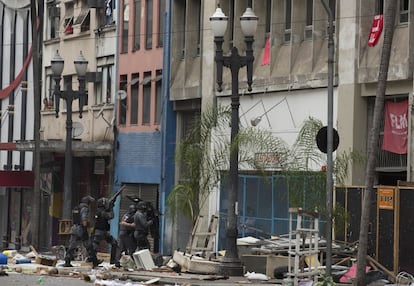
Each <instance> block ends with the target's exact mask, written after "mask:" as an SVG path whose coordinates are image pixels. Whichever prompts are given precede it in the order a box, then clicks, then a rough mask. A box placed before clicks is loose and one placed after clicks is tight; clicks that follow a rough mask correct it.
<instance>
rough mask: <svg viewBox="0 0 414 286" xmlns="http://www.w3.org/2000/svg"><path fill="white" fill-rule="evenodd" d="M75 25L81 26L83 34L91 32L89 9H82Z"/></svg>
mask: <svg viewBox="0 0 414 286" xmlns="http://www.w3.org/2000/svg"><path fill="white" fill-rule="evenodd" d="M73 25H80V26H81V29H80V31H81V32H85V31H89V27H90V16H89V9H87V8H85V9H82V10H81V12H80V14H79V15H78V17H76V20H75V22H74V23H73Z"/></svg>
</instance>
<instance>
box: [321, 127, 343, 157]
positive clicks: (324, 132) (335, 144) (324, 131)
mask: <svg viewBox="0 0 414 286" xmlns="http://www.w3.org/2000/svg"><path fill="white" fill-rule="evenodd" d="M316 145H317V146H318V148H319V150H321V152H323V153H327V152H328V150H327V149H328V127H327V126H324V127H322V128H321V129H319V131H318V134H316ZM338 145H339V135H338V131H336V129H335V128H333V141H332V152H333V151H335V150H336V148H338Z"/></svg>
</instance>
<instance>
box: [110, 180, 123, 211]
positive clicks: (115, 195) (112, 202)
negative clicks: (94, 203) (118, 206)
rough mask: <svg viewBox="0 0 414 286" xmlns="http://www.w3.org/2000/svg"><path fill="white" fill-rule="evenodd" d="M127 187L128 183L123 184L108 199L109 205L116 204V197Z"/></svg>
mask: <svg viewBox="0 0 414 286" xmlns="http://www.w3.org/2000/svg"><path fill="white" fill-rule="evenodd" d="M125 188H126V185H124V186H122V187H121V188H120V189H119V190H118V191H117V192H116V193H115V194H113V195H112V197H110V198H109V200H108V205H110V206H114V204H115V200H116V198H117V197H118V196H119V195H120V194H121V193H122V191H123V190H124V189H125Z"/></svg>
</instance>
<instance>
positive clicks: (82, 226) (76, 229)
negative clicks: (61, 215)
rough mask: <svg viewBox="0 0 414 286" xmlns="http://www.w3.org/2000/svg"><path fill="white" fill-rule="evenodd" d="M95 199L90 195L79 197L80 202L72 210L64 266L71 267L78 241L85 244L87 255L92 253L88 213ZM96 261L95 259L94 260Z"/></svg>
mask: <svg viewBox="0 0 414 286" xmlns="http://www.w3.org/2000/svg"><path fill="white" fill-rule="evenodd" d="M94 201H95V199H94V198H93V197H91V196H85V197H83V198H82V199H81V202H80V204H79V205H78V206H77V207H75V208H74V209H73V210H72V220H73V225H72V228H71V231H70V238H69V246H68V248H67V250H66V254H65V264H64V265H63V266H64V267H72V265H71V264H70V262H71V260H72V259H73V257H74V253H75V250H76V249H77V247H78V245H79V243H80V242H82V243H83V245H84V246H85V248H86V250H87V252H88V255H89V256H91V255H93V248H92V245H91V243H90V240H89V231H88V227H90V224H91V220H90V215H89V207H90V204H91V203H92V202H94ZM95 263H97V261H95Z"/></svg>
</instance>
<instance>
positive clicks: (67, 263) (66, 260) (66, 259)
mask: <svg viewBox="0 0 414 286" xmlns="http://www.w3.org/2000/svg"><path fill="white" fill-rule="evenodd" d="M63 267H73V265H72V264H70V258H65V264H63Z"/></svg>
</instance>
